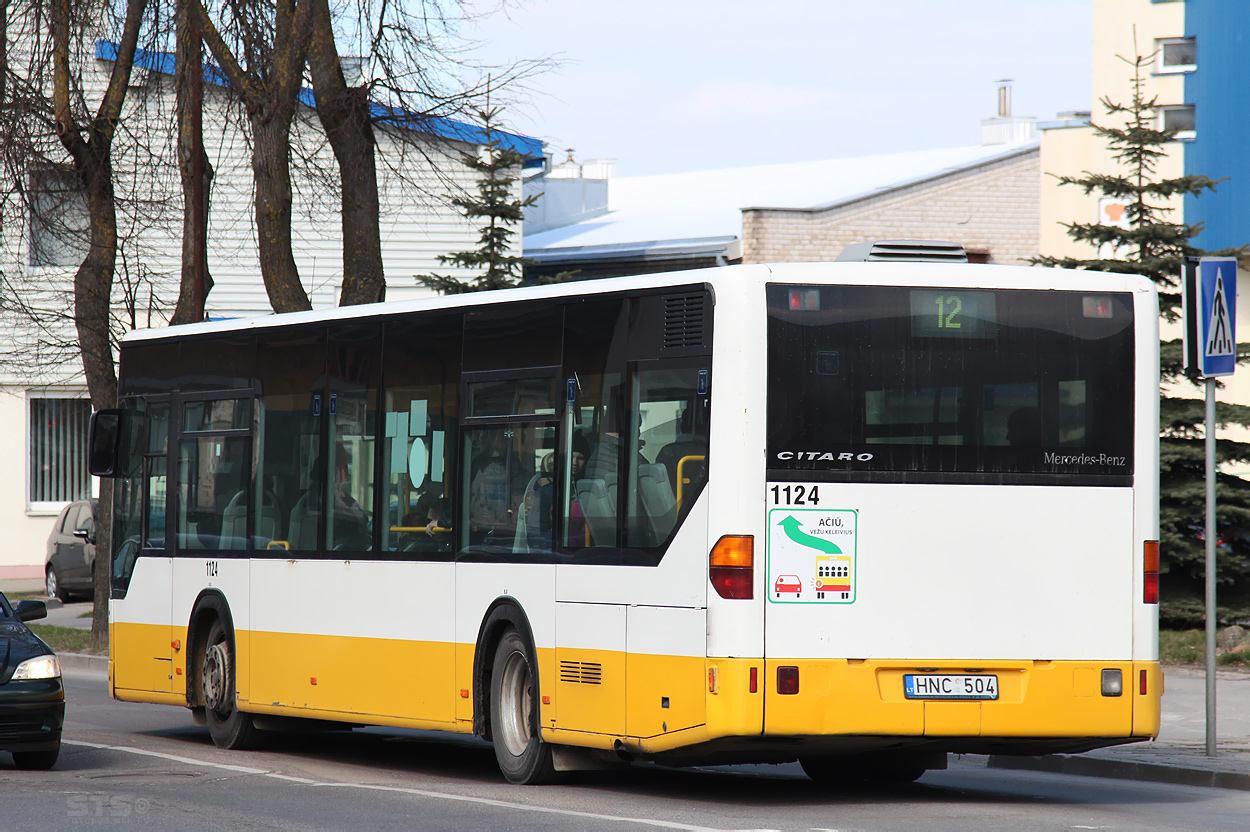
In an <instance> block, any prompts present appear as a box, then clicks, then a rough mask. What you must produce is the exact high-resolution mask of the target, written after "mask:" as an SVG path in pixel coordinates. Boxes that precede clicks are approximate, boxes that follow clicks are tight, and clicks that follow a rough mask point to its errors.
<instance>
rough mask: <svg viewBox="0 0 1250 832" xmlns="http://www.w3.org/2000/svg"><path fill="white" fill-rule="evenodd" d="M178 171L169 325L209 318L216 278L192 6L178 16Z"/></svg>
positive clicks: (197, 35) (182, 6) (210, 169)
mask: <svg viewBox="0 0 1250 832" xmlns="http://www.w3.org/2000/svg"><path fill="white" fill-rule="evenodd" d="M175 17H176V29H177V47H178V50H177V68H178V75H177V81H176V85H177V99H178V101H177V104H178V171H179V173H180V174H181V175H182V278H181V281H180V283H179V288H178V304H177V306H175V307H174V314H173V317H172V318H170V320H169V323H170V324H171V325H174V324H189V323H194V322H196V321H202V320H204V306H205V303H206V301H207V299H208V293H209V291H210V290H211V289H212V287H213V279H212V277H211V276H210V275H209V272H208V208H209V186H210V185H211V184H212V179H213V166H212V164H211V163H210V162H209V161H208V154H206V153H205V152H204V129H203V110H204V90H203V80H204V69H203V62H202V60H201V58H200V55H201V46H200V30H199V26H198V25H197V21H198V18H197V17H196V15H194V14H192V12H191V9H190V4H189V3H180V4H179V5H178V9H177V12H176V15H175Z"/></svg>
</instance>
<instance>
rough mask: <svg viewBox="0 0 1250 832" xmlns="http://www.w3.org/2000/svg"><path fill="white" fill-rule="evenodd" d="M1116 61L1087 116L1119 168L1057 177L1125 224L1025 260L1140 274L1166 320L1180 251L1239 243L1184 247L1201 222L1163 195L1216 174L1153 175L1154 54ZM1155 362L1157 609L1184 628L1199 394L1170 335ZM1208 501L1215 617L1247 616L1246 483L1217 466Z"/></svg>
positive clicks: (1234, 413) (1226, 461)
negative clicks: (1102, 199) (1117, 84)
mask: <svg viewBox="0 0 1250 832" xmlns="http://www.w3.org/2000/svg"><path fill="white" fill-rule="evenodd" d="M1121 60H1123V61H1124V62H1125V63H1127V64H1129V65H1130V66H1131V67H1132V68H1133V94H1132V98H1131V100H1130V101H1129V103H1127V104H1123V103H1117V102H1114V101H1111V100H1110V99H1109V98H1105V97H1104V98H1103V99H1102V101H1101V103H1102V106H1103V107H1104V108H1105V109H1106V111H1107V115H1108V116H1109V117H1110V118H1111V120H1112V121H1113V122H1114V123H1115V124H1114V125H1108V124H1094V123H1092V122H1091V126H1092V127H1093V128H1094V132H1095V134H1096V135H1097V136H1098V137H1100V138H1102V139H1104V140H1106V142H1107V145H1108V146H1109V147H1110V148H1111V150H1112V156H1113V157H1114V158H1115V160H1116V161H1117V162H1118V163H1119V166H1120V169H1119V170H1118V171H1117V172H1115V173H1106V174H1101V173H1099V174H1096V173H1089V172H1088V171H1087V172H1085V173H1084V174H1083V175H1081V176H1060V177H1057V178H1058V179H1059V181H1060V182H1062V183H1063V184H1065V185H1074V186H1076V187H1079V188H1081V189H1083V190H1084V191H1085V193H1086V194H1091V193H1097V194H1100V195H1102V196H1108V197H1113V198H1115V199H1118V200H1122V201H1123V202H1124V203H1125V206H1126V209H1125V220H1126V225H1127V227H1120V226H1118V225H1104V224H1101V223H1065V224H1064V226H1065V227H1066V228H1067V230H1068V236H1070V237H1071V238H1072V239H1074V240H1077V241H1079V242H1083V243H1088V244H1090V245H1092V246H1095V247H1097V249H1098V255H1099V256H1098V257H1095V258H1092V259H1081V258H1076V257H1036V258H1033V261H1032V262H1033V263H1034V264H1035V265H1040V266H1058V267H1061V268H1067V269H1094V270H1097V271H1107V272H1127V273H1133V274H1142V275H1145V276H1147V277H1149V278H1150V279H1151V280H1153V281H1154V283H1155V285H1156V286H1157V287H1158V290H1159V307H1160V314H1161V315H1162V317H1163V320H1164V322H1165V323H1167V324H1175V323H1176V322H1177V321H1178V320H1179V318H1180V311H1181V310H1180V307H1181V295H1180V275H1181V269H1182V264H1183V262H1184V258H1186V257H1196V256H1200V255H1204V254H1209V253H1210V254H1221V255H1224V254H1228V255H1235V254H1240V253H1242V251H1243V250H1244V247H1242V248H1241V249H1226V250H1224V251H1219V252H1204V251H1202V250H1200V249H1198V248H1196V247H1195V246H1193V245H1192V244H1191V241H1192V240H1193V239H1194V238H1195V237H1196V236H1198V234H1199V233H1200V232H1201V230H1202V227H1201V224H1197V225H1190V224H1186V223H1184V222H1170V221H1169V219H1168V218H1169V216H1170V212H1171V211H1172V209H1171V208H1169V207H1167V206H1165V205H1164V204H1163V202H1164V201H1165V200H1168V199H1172V198H1176V197H1183V196H1184V195H1187V194H1188V195H1192V196H1195V197H1199V196H1201V195H1202V194H1203V193H1205V192H1207V191H1212V192H1213V191H1215V186H1216V185H1217V184H1218V182H1219V181H1220V180H1212V179H1210V178H1208V177H1206V176H1193V175H1189V176H1180V177H1176V178H1172V179H1161V178H1158V174H1157V165H1158V162H1159V160H1160V159H1161V158H1162V157H1164V156H1166V155H1167V153H1168V151H1167V149H1166V144H1167V143H1168V142H1170V141H1172V140H1173V139H1174V138H1175V136H1176V131H1175V130H1161V129H1158V128H1157V127H1156V126H1155V124H1156V113H1157V111H1158V99H1157V98H1149V99H1147V98H1146V96H1145V93H1144V91H1143V74H1144V71H1146V70H1147V67H1149V66H1150V65H1151V64H1152V63H1153V61H1154V56H1153V55H1138V56H1136V57H1135V58H1134V59H1133V60H1129V59H1127V58H1123V57H1121ZM1172 329H1175V326H1173V327H1172ZM1237 352H1238V361H1239V362H1240V361H1242V360H1245V359H1246V358H1247V357H1250V350H1248V349H1247V346H1246V345H1243V344H1239V345H1238V350H1237ZM1160 364H1161V376H1162V378H1161V389H1160V395H1161V399H1160V419H1159V421H1160V449H1159V451H1160V454H1159V456H1160V460H1159V462H1160V471H1159V494H1160V500H1159V535H1160V558H1161V566H1160V570H1161V573H1162V574H1161V577H1160V583H1161V587H1160V589H1161V595H1162V606H1161V608H1160V616H1161V619H1162V620H1163V621H1164V623H1165V624H1168V625H1171V626H1194V625H1197V624H1198V623H1199V622H1201V621H1202V619H1203V578H1204V569H1205V563H1206V559H1205V552H1204V542H1203V540H1202V528H1203V524H1204V522H1205V514H1206V508H1205V505H1206V502H1205V500H1206V488H1205V481H1206V461H1205V460H1206V457H1205V449H1204V442H1203V430H1202V423H1203V414H1204V405H1203V397H1202V393H1201V391H1200V390H1197V389H1195V387H1194V385H1193V383H1192V382H1190V381H1189V380H1188V379H1187V378H1186V377H1185V376H1184V375H1183V373H1182V369H1181V341H1180V339H1174V340H1167V341H1164V342H1162V343H1161V344H1160ZM1217 419H1218V420H1219V423H1220V427H1226V426H1227V425H1230V424H1234V425H1242V426H1250V408H1248V407H1245V406H1242V405H1234V404H1230V403H1225V402H1222V403H1219V405H1218V411H1217ZM1217 455H1218V459H1219V464H1220V465H1221V466H1228V465H1230V464H1241V463H1245V462H1247V461H1250V444H1247V443H1244V442H1237V441H1233V440H1230V439H1220V440H1219V441H1218V442H1217ZM1216 502H1217V506H1218V520H1217V525H1218V528H1219V531H1220V538H1219V540H1220V547H1219V553H1218V559H1217V560H1218V578H1219V584H1220V589H1219V601H1220V602H1221V603H1220V609H1219V614H1220V617H1221V618H1225V619H1228V618H1242V617H1245V616H1246V615H1247V614H1250V575H1248V570H1247V567H1248V566H1250V480H1246V479H1243V478H1241V477H1237V476H1233V475H1231V474H1227V473H1219V474H1218V477H1217V497H1216Z"/></svg>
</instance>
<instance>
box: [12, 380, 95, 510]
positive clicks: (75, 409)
mask: <svg viewBox="0 0 1250 832" xmlns="http://www.w3.org/2000/svg"><path fill="white" fill-rule="evenodd" d="M29 401H30V444H29V460H30V462H29V468H28V471H29V474H28V476H29V481H28V489H29V490H28V494H27V502H28V503H29V504H30V508H32V509H40V508H48V509H51V508H53V507H54V506H49V505H40V504H47V503H57V504H60V503H66V502H69V501H71V500H79V499H82V498H84V497H88V496H90V495H91V477H90V476H89V475H88V474H87V429H88V425H89V424H90V421H91V402H90V401H89V400H87V399H71V398H52V397H39V398H34V397H32V398H31V399H30V400H29Z"/></svg>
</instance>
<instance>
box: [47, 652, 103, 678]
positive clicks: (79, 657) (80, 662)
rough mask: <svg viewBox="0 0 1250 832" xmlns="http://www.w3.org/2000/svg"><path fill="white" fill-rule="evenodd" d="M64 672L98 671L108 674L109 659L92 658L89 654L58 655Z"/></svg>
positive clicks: (101, 657)
mask: <svg viewBox="0 0 1250 832" xmlns="http://www.w3.org/2000/svg"><path fill="white" fill-rule="evenodd" d="M56 657H57V659H58V660H59V661H60V662H61V669H62V670H98V671H101V672H104V673H108V669H109V657H108V656H92V655H89V654H87V653H57V654H56Z"/></svg>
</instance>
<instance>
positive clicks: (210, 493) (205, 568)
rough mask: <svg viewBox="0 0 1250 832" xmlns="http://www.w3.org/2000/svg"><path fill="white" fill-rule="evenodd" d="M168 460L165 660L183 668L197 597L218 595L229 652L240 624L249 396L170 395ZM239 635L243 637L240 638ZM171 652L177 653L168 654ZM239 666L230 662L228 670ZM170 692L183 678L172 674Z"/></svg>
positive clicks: (246, 580)
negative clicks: (231, 633) (179, 646)
mask: <svg viewBox="0 0 1250 832" xmlns="http://www.w3.org/2000/svg"><path fill="white" fill-rule="evenodd" d="M173 405H174V410H175V417H176V418H175V420H174V425H175V426H176V428H177V433H176V434H175V436H176V441H175V442H174V443H172V444H173V448H172V456H173V466H174V493H173V495H172V497H171V499H170V504H171V508H172V516H171V518H170V520H171V522H170V523H169V526H170V529H169V531H170V536H171V538H172V542H173V544H174V555H175V558H176V559H175V561H174V569H173V570H172V575H171V577H172V585H171V591H170V593H169V599H170V602H171V603H172V609H170V610H169V615H170V619H169V620H170V623H171V625H172V632H171V633H170V637H169V638H167V639H166V641H165V644H164V647H165V655H167V656H169V657H170V658H171V659H173V660H175V661H176V662H183V661H185V659H184V658H183V654H182V652H180V650H173V652H172V653H171V652H170V651H171V649H172V645H173V644H174V643H175V642H180V643H185V639H186V629H185V628H186V627H187V623H188V622H187V617H188V616H189V614H190V611H191V608H192V607H193V605H194V604H195V601H196V599H197V598H198V597H199V595H200V593H201V592H203V591H205V590H208V589H212V590H215V591H218V592H220V593H221V594H222V595H223V596H224V598H225V600H226V603H227V604H228V605H229V607H230V610H231V613H232V616H233V625H234V629H235V634H236V650H240V652H242V648H241V647H240V646H239V645H238V641H239V640H241V635H242V634H245V632H246V630H247V629H248V627H247V620H246V618H245V617H243V613H244V611H245V610H247V608H248V595H249V584H250V572H249V562H248V556H249V549H250V548H251V546H250V541H251V528H252V526H253V517H252V514H253V511H252V508H253V506H252V499H251V492H252V480H253V470H252V467H253V466H252V460H253V454H252V436H253V419H254V415H253V398H252V391H251V390H228V391H220V392H213V393H194V394H183V395H175V396H174V400H173ZM244 637H245V636H244ZM175 654H177V655H175ZM242 664H243V663H242V662H238V663H237V665H236V666H241V665H242ZM171 680H172V681H173V682H174V688H175V690H174V692H180V691H178V690H177V688H178V687H179V686H181V687H182V689H183V690H185V684H186V676H185V675H178V674H173V675H171Z"/></svg>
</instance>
